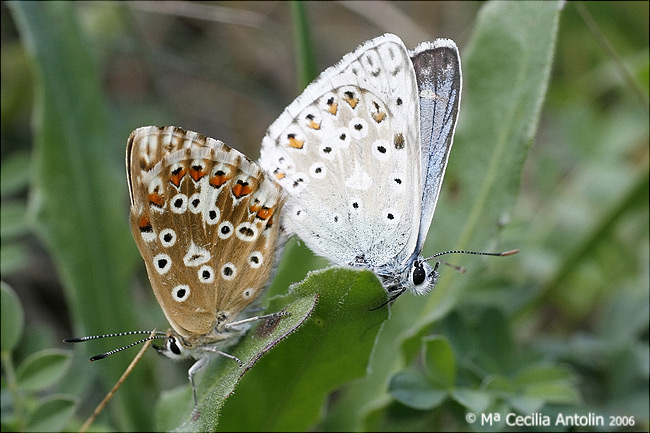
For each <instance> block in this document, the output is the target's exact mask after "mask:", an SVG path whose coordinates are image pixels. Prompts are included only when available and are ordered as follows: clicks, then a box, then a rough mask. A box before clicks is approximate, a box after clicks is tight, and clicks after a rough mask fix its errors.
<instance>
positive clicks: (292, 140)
mask: <svg viewBox="0 0 650 433" xmlns="http://www.w3.org/2000/svg"><path fill="white" fill-rule="evenodd" d="M304 145H305V142H304V140H298V139H297V138H296V136H295V135H293V134H289V147H293V148H294V149H302V146H304Z"/></svg>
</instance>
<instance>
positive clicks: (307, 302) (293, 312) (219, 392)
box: [179, 294, 318, 431]
mask: <svg viewBox="0 0 650 433" xmlns="http://www.w3.org/2000/svg"><path fill="white" fill-rule="evenodd" d="M317 300H318V295H317V294H309V295H306V296H302V297H300V298H298V299H297V300H295V301H293V302H292V303H290V304H287V305H283V306H281V307H279V308H278V309H276V310H272V311H276V312H283V313H287V315H285V316H280V317H277V318H274V317H272V318H267V319H264V320H263V321H261V322H260V323H259V324H257V326H256V327H255V328H253V329H252V330H250V331H249V332H248V333H247V334H246V337H245V338H244V341H243V342H242V343H241V344H239V345H238V346H237V348H236V349H235V350H234V351H232V354H233V355H235V356H237V357H238V358H239V359H241V360H242V362H243V363H244V365H243V368H240V367H238V366H237V364H236V363H235V362H233V361H232V360H229V359H220V361H221V362H214V363H212V365H211V366H210V368H208V371H207V372H206V375H205V377H204V378H203V380H202V382H201V386H200V388H199V391H198V392H199V397H198V398H199V410H200V411H201V413H200V416H199V417H198V420H197V421H189V422H186V423H184V424H183V425H181V426H180V430H189V431H194V430H196V429H198V430H204V431H205V430H208V431H213V430H214V429H215V428H216V426H217V425H218V424H219V417H220V412H221V409H222V407H223V405H224V402H225V401H226V399H227V398H228V397H230V396H231V395H232V394H233V392H234V390H235V387H236V386H237V384H238V383H239V382H240V380H241V379H242V377H245V376H244V375H245V374H246V373H247V372H249V371H250V370H251V369H253V366H254V364H255V363H256V362H257V361H258V360H259V359H260V358H261V357H262V355H264V354H266V353H267V352H268V351H270V350H271V349H272V348H274V347H275V346H276V345H277V344H278V343H280V342H281V340H283V339H284V338H286V337H287V336H289V334H291V333H293V332H295V331H296V330H297V329H298V328H299V327H300V326H302V325H303V324H304V322H305V320H307V318H308V317H309V315H310V314H311V313H312V311H313V310H314V308H315V306H316V303H317ZM205 388H208V389H209V391H208V392H207V395H205V396H202V389H205ZM186 401H188V402H191V401H192V399H188V400H186ZM179 407H181V408H182V407H183V405H179ZM189 409H191V405H189Z"/></svg>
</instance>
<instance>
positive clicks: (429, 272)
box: [405, 257, 439, 295]
mask: <svg viewBox="0 0 650 433" xmlns="http://www.w3.org/2000/svg"><path fill="white" fill-rule="evenodd" d="M438 276H439V274H438V262H436V264H435V266H434V267H432V266H431V265H430V264H429V262H427V261H425V260H424V259H423V258H422V257H419V258H418V259H417V260H415V261H414V262H413V265H412V266H411V269H409V275H408V279H407V281H406V284H405V285H406V289H407V290H409V291H410V292H411V293H413V294H414V295H426V294H427V293H429V292H430V291H431V290H432V289H433V287H434V286H435V285H436V283H437V282H438Z"/></svg>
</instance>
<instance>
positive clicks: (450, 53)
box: [410, 39, 461, 254]
mask: <svg viewBox="0 0 650 433" xmlns="http://www.w3.org/2000/svg"><path fill="white" fill-rule="evenodd" d="M410 54H411V60H412V62H413V67H414V69H415V75H416V77H417V81H418V89H419V92H420V95H419V96H420V98H419V100H420V137H421V138H420V141H421V149H422V154H421V157H422V179H423V181H422V182H423V189H422V214H421V218H420V227H419V234H420V237H419V239H418V243H417V247H416V249H415V253H416V254H417V253H419V252H420V250H421V249H422V246H423V244H424V241H425V239H426V235H427V232H428V230H429V226H430V225H431V220H432V218H433V213H434V211H435V209H436V203H437V201H438V197H439V195H440V188H441V186H442V180H443V178H444V175H445V169H446V168H447V160H448V159H449V152H450V151H451V145H452V142H453V138H454V130H455V128H456V120H457V117H458V110H459V106H460V96H461V67H460V56H459V54H458V47H457V46H456V44H455V43H454V41H452V40H450V39H437V40H436V41H434V42H423V43H421V44H420V45H418V46H417V48H416V49H415V50H413V52H412V53H410Z"/></svg>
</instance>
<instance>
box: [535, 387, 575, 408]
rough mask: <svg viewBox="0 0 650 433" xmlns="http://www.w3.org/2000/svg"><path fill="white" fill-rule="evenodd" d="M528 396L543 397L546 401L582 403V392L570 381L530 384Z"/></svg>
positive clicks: (553, 402) (571, 403)
mask: <svg viewBox="0 0 650 433" xmlns="http://www.w3.org/2000/svg"><path fill="white" fill-rule="evenodd" d="M525 396H526V397H532V398H539V399H543V400H544V401H545V402H546V403H552V404H570V405H577V404H579V403H580V400H581V399H580V393H579V392H578V390H577V389H576V388H575V386H573V385H572V384H570V383H562V382H551V383H537V384H533V385H529V386H527V387H526V390H525Z"/></svg>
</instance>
